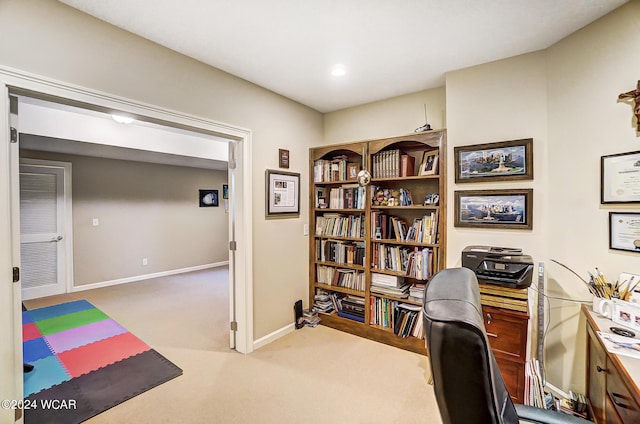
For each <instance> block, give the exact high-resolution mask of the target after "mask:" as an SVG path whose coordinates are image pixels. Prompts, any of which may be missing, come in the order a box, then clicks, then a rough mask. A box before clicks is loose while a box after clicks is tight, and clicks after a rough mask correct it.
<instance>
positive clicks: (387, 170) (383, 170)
mask: <svg viewBox="0 0 640 424" xmlns="http://www.w3.org/2000/svg"><path fill="white" fill-rule="evenodd" d="M372 162H373V178H398V177H408V176H413V175H415V158H414V157H413V156H411V155H408V154H406V153H404V152H402V151H401V150H400V149H392V150H384V151H382V152H378V153H376V154H374V155H373V158H372Z"/></svg>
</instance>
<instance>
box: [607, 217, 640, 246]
mask: <svg viewBox="0 0 640 424" xmlns="http://www.w3.org/2000/svg"><path fill="white" fill-rule="evenodd" d="M609 249H614V250H626V251H629V252H636V253H640V212H609Z"/></svg>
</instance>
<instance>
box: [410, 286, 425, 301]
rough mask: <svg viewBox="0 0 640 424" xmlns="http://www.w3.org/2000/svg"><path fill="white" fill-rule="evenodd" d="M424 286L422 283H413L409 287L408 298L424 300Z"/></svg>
mask: <svg viewBox="0 0 640 424" xmlns="http://www.w3.org/2000/svg"><path fill="white" fill-rule="evenodd" d="M426 286H427V285H426V284H424V283H413V284H412V285H411V287H409V300H413V301H414V302H422V301H423V300H424V290H425V288H426Z"/></svg>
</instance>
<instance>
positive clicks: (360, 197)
mask: <svg viewBox="0 0 640 424" xmlns="http://www.w3.org/2000/svg"><path fill="white" fill-rule="evenodd" d="M364 202H365V187H360V186H359V185H358V184H343V185H342V186H341V187H334V188H331V189H330V190H329V208H330V209H364Z"/></svg>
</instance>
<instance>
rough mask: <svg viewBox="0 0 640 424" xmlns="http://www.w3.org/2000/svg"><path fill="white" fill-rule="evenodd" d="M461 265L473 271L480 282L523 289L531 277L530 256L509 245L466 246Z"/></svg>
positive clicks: (531, 265)
mask: <svg viewBox="0 0 640 424" xmlns="http://www.w3.org/2000/svg"><path fill="white" fill-rule="evenodd" d="M462 266H463V267H465V268H469V269H470V270H472V271H473V272H475V274H476V277H477V278H478V282H479V283H480V284H494V285H498V286H502V287H508V288H513V289H524V288H527V287H529V286H530V285H531V280H532V277H533V259H532V258H531V256H529V255H523V254H522V249H514V248H510V247H492V246H467V247H465V248H464V250H463V251H462Z"/></svg>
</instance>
